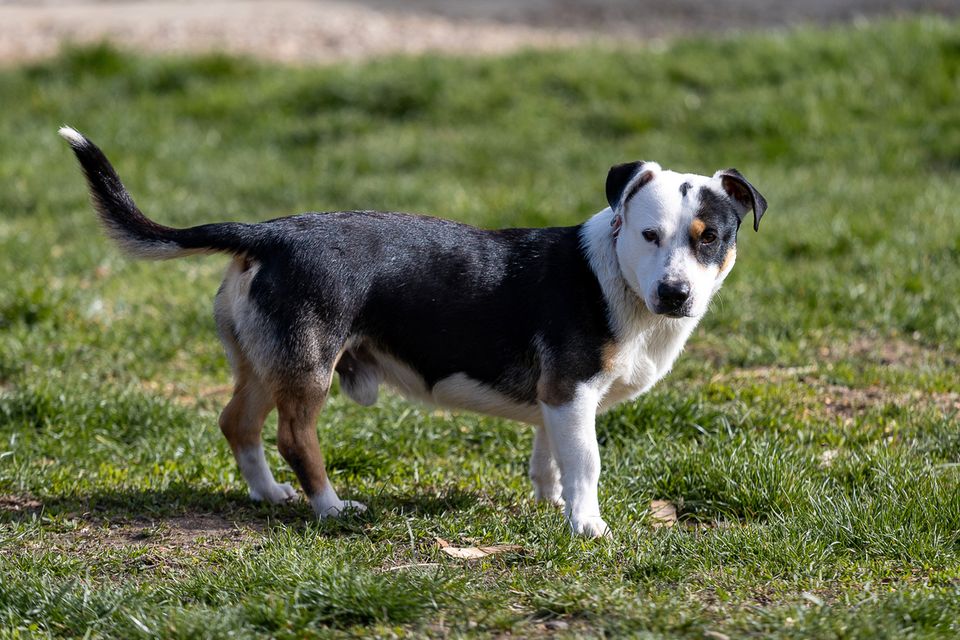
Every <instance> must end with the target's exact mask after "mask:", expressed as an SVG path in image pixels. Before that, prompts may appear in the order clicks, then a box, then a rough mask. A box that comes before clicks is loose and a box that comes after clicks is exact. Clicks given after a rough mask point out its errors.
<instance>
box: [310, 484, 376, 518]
mask: <svg viewBox="0 0 960 640" xmlns="http://www.w3.org/2000/svg"><path fill="white" fill-rule="evenodd" d="M310 506H312V507H313V511H314V513H316V514H317V515H318V516H320V517H321V518H328V517H332V518H335V517H337V516H339V515H341V514H343V512H344V511H348V510H353V511H356V512H363V511H366V510H367V507H366V506H365V505H364V504H362V503H360V502H356V501H355V500H341V499H340V498H338V497H337V492H336V491H334V489H333V485H332V484H330V483H329V482H327V484H325V485H324V486H323V490H322V491H320V492H319V493H317V494H316V495H312V496H310Z"/></svg>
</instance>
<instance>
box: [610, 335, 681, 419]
mask: <svg viewBox="0 0 960 640" xmlns="http://www.w3.org/2000/svg"><path fill="white" fill-rule="evenodd" d="M695 326H696V320H693V319H685V320H684V321H680V322H664V323H660V324H657V325H655V326H653V327H651V328H649V329H648V330H647V331H644V332H642V333H639V334H638V335H637V336H635V337H634V338H633V339H632V340H629V341H626V342H624V343H623V344H622V346H621V347H620V349H619V351H618V352H617V354H616V355H615V357H614V358H612V360H611V363H612V366H611V367H610V369H609V370H608V371H607V374H606V375H605V376H604V378H603V380H602V381H601V385H602V388H601V393H602V399H601V401H600V406H599V407H598V408H597V412H598V413H603V412H605V411H608V410H610V409H612V408H613V407H615V406H617V405H618V404H620V403H621V402H625V401H627V400H631V399H633V398H636V397H637V396H639V395H640V394H642V393H645V392H646V391H649V390H650V388H651V387H652V386H653V385H654V384H656V383H657V381H659V380H660V379H661V378H663V376H665V375H667V373H669V372H670V369H671V368H672V367H673V363H674V362H675V361H676V359H677V356H679V355H680V351H681V350H682V349H683V345H684V343H685V342H686V341H687V338H688V337H689V336H690V333H691V332H692V331H693V329H694V327H695ZM603 387H605V390H604V388H603Z"/></svg>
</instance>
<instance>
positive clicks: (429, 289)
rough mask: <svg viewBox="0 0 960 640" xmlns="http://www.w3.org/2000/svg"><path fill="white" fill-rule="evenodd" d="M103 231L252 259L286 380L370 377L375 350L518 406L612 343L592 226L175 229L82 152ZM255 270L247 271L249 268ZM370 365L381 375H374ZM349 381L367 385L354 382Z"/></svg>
mask: <svg viewBox="0 0 960 640" xmlns="http://www.w3.org/2000/svg"><path fill="white" fill-rule="evenodd" d="M74 151H75V152H76V154H77V157H78V159H79V160H80V163H81V165H82V166H83V168H84V171H85V173H86V175H87V179H88V182H89V185H90V189H91V192H92V193H93V197H94V201H95V203H96V204H97V208H98V211H99V212H100V215H101V218H102V219H103V220H104V221H105V223H106V224H107V225H108V226H109V227H111V228H114V229H118V230H120V231H121V232H122V233H125V234H127V235H130V236H133V237H135V238H136V239H138V240H140V241H144V242H174V243H176V244H177V245H179V246H181V247H184V248H190V249H194V248H200V249H209V250H215V251H223V252H228V253H232V254H235V255H243V256H246V257H247V258H248V259H250V260H252V261H254V262H256V263H257V264H258V265H259V268H258V270H257V273H256V275H255V277H254V278H253V280H252V282H251V285H250V294H249V295H250V298H251V299H252V300H253V301H254V303H255V304H256V306H257V308H258V309H259V311H260V313H261V314H262V315H264V316H266V317H267V318H268V322H269V325H270V327H271V329H272V331H273V332H274V334H275V335H274V337H275V343H276V344H278V345H280V349H281V350H282V352H283V353H282V354H281V360H282V361H283V362H284V368H285V370H284V371H283V372H278V373H282V375H283V377H284V378H285V379H286V380H288V381H289V383H290V384H295V383H296V379H297V377H298V376H309V375H311V374H316V373H317V372H324V369H325V368H326V373H330V371H329V368H330V367H332V366H333V365H334V361H335V360H336V356H337V354H338V353H339V352H340V350H341V349H342V347H343V346H344V344H345V342H346V341H347V339H348V338H354V339H355V340H357V342H358V345H357V346H356V347H355V348H353V349H351V350H350V352H348V354H347V358H346V359H345V360H342V361H341V366H339V367H338V371H339V373H340V375H341V376H344V377H346V378H351V376H358V375H361V374H363V369H364V367H365V363H366V362H368V355H367V349H375V350H378V351H383V352H386V353H388V354H390V355H392V356H393V357H395V358H396V359H398V360H400V361H401V362H403V363H405V364H407V365H408V366H409V367H410V368H412V369H413V370H415V371H416V372H417V373H419V374H420V376H421V377H422V378H423V379H424V381H425V382H426V384H427V387H428V389H429V388H432V387H433V385H435V384H436V383H437V382H438V381H440V380H442V379H444V378H446V377H448V376H451V375H453V374H456V373H463V374H465V375H467V376H468V377H469V378H471V379H473V380H476V381H478V382H481V383H484V384H486V385H488V386H490V387H492V388H494V389H496V390H498V391H499V392H501V393H503V394H505V395H507V396H508V397H510V398H512V399H513V400H515V401H517V402H519V403H527V404H535V403H536V402H537V400H538V399H543V398H540V397H539V396H538V389H537V383H538V381H539V380H541V378H542V379H545V380H548V381H549V384H550V387H551V389H552V394H553V395H552V399H553V400H554V401H557V402H562V401H564V400H565V399H568V398H563V397H558V393H557V390H560V393H559V396H563V395H566V394H567V393H569V395H570V397H572V394H573V390H574V388H575V386H576V383H578V382H580V381H584V380H587V379H589V378H590V377H592V376H594V375H595V374H597V373H598V372H599V371H600V370H601V368H602V366H603V364H602V350H603V347H604V345H605V344H607V343H610V342H612V341H613V333H612V330H611V328H610V324H609V318H608V310H607V304H606V301H605V298H604V296H603V294H602V291H601V288H600V284H599V282H598V280H597V277H596V275H595V274H594V273H593V271H592V269H591V267H590V265H589V263H588V260H587V257H586V255H585V253H584V250H583V247H582V246H581V226H576V227H563V228H547V229H504V230H495V231H487V230H481V229H477V228H475V227H471V226H468V225H465V224H460V223H457V222H452V221H449V220H442V219H438V218H430V217H423V216H413V215H407V214H400V213H386V212H375V211H349V212H334V213H308V214H302V215H298V216H292V217H288V218H280V219H276V220H271V221H268V222H263V223H260V224H239V223H224V224H210V225H203V226H199V227H193V228H190V229H173V228H170V227H165V226H162V225H158V224H156V223H154V222H152V221H151V220H149V219H147V218H146V217H145V216H144V215H143V214H142V213H141V212H140V211H139V210H138V209H137V208H136V206H135V205H134V203H133V200H132V199H131V198H130V196H129V195H128V194H127V192H126V190H125V189H124V187H123V185H122V184H121V182H120V179H119V178H118V177H117V175H116V173H115V172H114V170H113V168H112V167H111V166H110V164H109V162H107V160H106V158H105V157H104V156H103V154H102V153H101V152H100V151H99V150H98V149H97V148H96V147H95V146H94V145H93V144H92V143H89V142H87V143H86V144H80V145H74ZM248 266H249V263H248ZM366 366H369V365H366ZM346 382H348V383H352V382H355V380H353V379H349V380H347V381H346Z"/></svg>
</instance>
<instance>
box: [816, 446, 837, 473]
mask: <svg viewBox="0 0 960 640" xmlns="http://www.w3.org/2000/svg"><path fill="white" fill-rule="evenodd" d="M839 454H840V452H839V451H837V450H836V449H825V450H824V451H823V452H822V453H821V454H820V466H821V467H824V468H826V467H829V466H830V465H832V464H833V461H834V460H835V459H836V458H837V456H838V455H839Z"/></svg>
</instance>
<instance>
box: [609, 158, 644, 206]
mask: <svg viewBox="0 0 960 640" xmlns="http://www.w3.org/2000/svg"><path fill="white" fill-rule="evenodd" d="M642 166H643V162H625V163H623V164H618V165H615V166H612V167H610V171H609V173H607V202H609V203H610V208H611V209H614V210H616V208H617V206H618V205H619V204H620V198H621V197H622V196H623V190H624V189H625V188H626V187H627V183H628V182H630V179H631V178H632V177H633V176H635V175H636V174H637V171H639V170H640V167H642Z"/></svg>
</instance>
